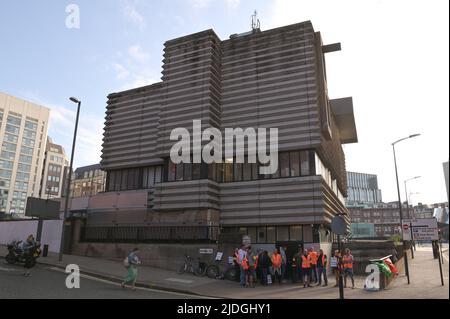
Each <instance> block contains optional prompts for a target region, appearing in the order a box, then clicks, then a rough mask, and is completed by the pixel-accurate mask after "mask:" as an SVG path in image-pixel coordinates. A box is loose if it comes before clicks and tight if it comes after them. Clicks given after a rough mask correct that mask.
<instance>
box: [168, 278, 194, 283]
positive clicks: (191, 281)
mask: <svg viewBox="0 0 450 319" xmlns="http://www.w3.org/2000/svg"><path fill="white" fill-rule="evenodd" d="M165 280H167V281H173V282H180V283H182V284H192V283H193V282H194V281H193V280H186V279H178V278H167V279H165Z"/></svg>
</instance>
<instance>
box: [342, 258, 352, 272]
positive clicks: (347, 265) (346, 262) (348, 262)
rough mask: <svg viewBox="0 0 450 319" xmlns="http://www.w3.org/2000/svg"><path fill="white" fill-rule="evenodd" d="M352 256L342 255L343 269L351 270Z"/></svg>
mask: <svg viewBox="0 0 450 319" xmlns="http://www.w3.org/2000/svg"><path fill="white" fill-rule="evenodd" d="M352 259H353V258H352V256H351V255H349V256H347V255H344V257H342V263H343V264H344V269H353V260H352Z"/></svg>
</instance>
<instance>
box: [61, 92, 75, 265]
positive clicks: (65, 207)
mask: <svg viewBox="0 0 450 319" xmlns="http://www.w3.org/2000/svg"><path fill="white" fill-rule="evenodd" d="M70 101H72V102H74V103H76V104H77V105H78V107H77V117H76V120H75V131H74V133H73V142H72V154H71V156H70V166H69V172H68V175H69V176H68V177H67V186H66V200H65V203H64V216H63V223H62V230H61V243H60V245H59V258H58V260H59V261H62V259H63V254H64V240H65V239H64V230H65V223H66V222H65V221H66V216H67V210H68V208H69V198H70V184H71V182H72V168H73V157H74V154H75V144H76V141H77V131H78V119H79V117H80V108H81V101H80V100H78V99H76V98H74V97H71V98H70Z"/></svg>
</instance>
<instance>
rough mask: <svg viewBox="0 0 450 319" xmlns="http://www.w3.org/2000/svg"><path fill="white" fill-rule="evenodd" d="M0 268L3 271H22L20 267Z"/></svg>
mask: <svg viewBox="0 0 450 319" xmlns="http://www.w3.org/2000/svg"><path fill="white" fill-rule="evenodd" d="M0 270H1V271H20V270H19V269H12V268H3V267H0Z"/></svg>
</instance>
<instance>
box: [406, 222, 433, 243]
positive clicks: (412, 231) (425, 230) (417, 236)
mask: <svg viewBox="0 0 450 319" xmlns="http://www.w3.org/2000/svg"><path fill="white" fill-rule="evenodd" d="M402 233H403V240H406V241H411V240H414V241H433V240H439V234H438V226H437V220H436V218H421V219H404V220H403V221H402Z"/></svg>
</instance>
